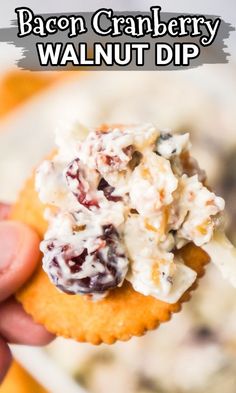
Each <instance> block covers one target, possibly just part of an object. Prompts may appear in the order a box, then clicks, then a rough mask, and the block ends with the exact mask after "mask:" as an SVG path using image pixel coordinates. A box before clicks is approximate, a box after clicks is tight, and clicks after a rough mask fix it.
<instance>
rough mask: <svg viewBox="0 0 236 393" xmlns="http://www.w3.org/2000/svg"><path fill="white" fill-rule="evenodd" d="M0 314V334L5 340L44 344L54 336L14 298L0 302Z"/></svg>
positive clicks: (18, 342)
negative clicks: (35, 320)
mask: <svg viewBox="0 0 236 393" xmlns="http://www.w3.org/2000/svg"><path fill="white" fill-rule="evenodd" d="M0 314H1V319H0V334H1V335H2V336H3V337H4V338H5V340H6V341H7V342H10V343H12V344H24V345H34V346H44V345H47V344H49V343H50V342H51V341H52V340H53V339H54V338H55V336H54V335H53V334H51V333H49V332H48V331H47V330H46V329H45V328H44V327H43V326H42V325H40V324H38V323H36V322H34V321H33V319H32V317H31V316H30V315H28V314H26V312H25V311H24V310H23V307H22V305H21V304H20V303H18V302H17V301H16V300H15V299H14V298H11V299H8V300H7V301H5V302H3V303H2V304H0Z"/></svg>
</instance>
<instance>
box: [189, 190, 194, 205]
mask: <svg viewBox="0 0 236 393" xmlns="http://www.w3.org/2000/svg"><path fill="white" fill-rule="evenodd" d="M194 198H195V194H194V192H193V191H190V192H189V198H188V200H189V202H192V201H193V200H194Z"/></svg>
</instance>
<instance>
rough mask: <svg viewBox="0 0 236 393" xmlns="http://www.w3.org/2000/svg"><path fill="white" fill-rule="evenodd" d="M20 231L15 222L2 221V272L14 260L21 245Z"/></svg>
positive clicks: (0, 259)
mask: <svg viewBox="0 0 236 393" xmlns="http://www.w3.org/2000/svg"><path fill="white" fill-rule="evenodd" d="M20 239H21V236H20V232H19V229H18V228H17V227H16V226H15V225H14V223H11V222H7V221H3V222H0V273H3V272H4V271H5V270H6V269H7V268H8V267H9V266H10V265H11V263H12V262H13V261H14V259H15V257H16V255H17V252H18V250H19V247H20Z"/></svg>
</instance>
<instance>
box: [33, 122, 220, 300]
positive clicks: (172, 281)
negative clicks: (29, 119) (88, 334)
mask: <svg viewBox="0 0 236 393" xmlns="http://www.w3.org/2000/svg"><path fill="white" fill-rule="evenodd" d="M89 131H90V132H89ZM56 142H57V146H58V153H57V155H56V156H54V158H53V159H51V160H49V161H45V162H44V163H43V164H42V165H41V166H40V167H39V168H38V171H37V175H36V189H37V191H38V193H39V198H40V200H41V201H42V202H43V203H45V204H47V205H49V208H48V209H49V210H48V213H47V219H48V222H49V228H48V231H47V232H46V234H45V238H44V240H43V241H42V243H41V250H42V252H43V254H44V258H43V268H44V270H45V271H46V272H47V273H48V275H49V277H50V279H51V280H52V281H53V282H54V284H55V285H56V286H57V287H58V288H59V289H61V290H63V291H65V292H68V293H73V294H76V293H83V294H89V295H91V296H93V298H94V299H97V298H101V297H103V296H106V294H107V293H108V291H109V290H110V289H112V288H114V287H116V286H121V285H122V284H123V281H124V279H127V280H128V281H130V283H131V284H132V285H133V287H134V289H135V290H136V291H138V292H141V293H142V294H144V295H151V296H154V297H156V298H157V299H160V300H163V301H166V302H169V303H174V302H176V301H177V300H178V299H179V298H180V297H181V296H182V294H183V293H184V292H185V291H186V290H187V289H188V288H189V287H190V286H191V285H192V283H193V282H194V281H195V279H196V273H195V271H193V270H192V269H190V268H189V267H187V266H185V264H184V261H183V260H182V259H180V258H179V257H176V256H175V254H174V250H175V249H177V248H181V247H182V246H183V245H185V244H186V243H188V242H193V243H195V244H196V245H197V246H200V247H201V246H203V245H205V244H207V243H209V242H210V240H211V239H212V237H213V233H214V231H215V229H216V228H217V226H218V221H219V215H220V214H221V212H222V211H223V209H224V200H223V199H222V198H220V197H218V196H216V195H215V194H214V193H213V192H211V191H209V190H208V189H207V188H206V187H205V186H204V185H203V184H202V181H201V180H202V172H201V171H198V167H197V166H196V165H195V164H194V161H193V160H192V158H191V157H190V155H189V149H190V143H189V134H183V135H172V134H170V133H169V132H161V131H160V130H159V129H158V128H157V127H155V126H154V125H152V124H144V125H137V126H136V125H134V126H120V125H117V126H112V127H109V126H104V127H103V126H101V127H100V128H98V129H97V130H86V128H85V127H83V126H77V127H75V128H74V129H73V130H71V131H70V132H68V133H64V134H58V135H57V137H56ZM50 206H51V207H50Z"/></svg>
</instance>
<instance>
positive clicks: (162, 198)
mask: <svg viewBox="0 0 236 393" xmlns="http://www.w3.org/2000/svg"><path fill="white" fill-rule="evenodd" d="M159 194H160V200H161V202H163V200H164V198H165V190H164V188H162V189H161V190H160V192H159Z"/></svg>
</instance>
